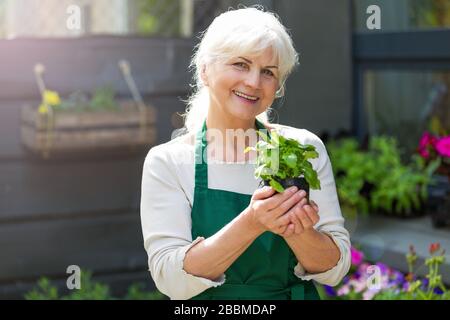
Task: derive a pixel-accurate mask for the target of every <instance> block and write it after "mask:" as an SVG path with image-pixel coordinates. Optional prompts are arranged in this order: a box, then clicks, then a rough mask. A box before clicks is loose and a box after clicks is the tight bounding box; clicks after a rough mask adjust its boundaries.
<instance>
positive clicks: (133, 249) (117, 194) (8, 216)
mask: <svg viewBox="0 0 450 320" xmlns="http://www.w3.org/2000/svg"><path fill="white" fill-rule="evenodd" d="M192 47H193V44H192V42H191V41H190V40H180V39H148V38H129V37H127V38H122V37H93V38H83V39H39V40H35V39H20V40H9V41H8V40H1V41H0V244H1V248H2V249H1V250H0V298H20V297H21V296H22V294H23V292H25V291H26V290H29V289H30V288H31V286H32V285H33V283H34V281H35V280H36V279H37V278H39V277H41V276H48V277H50V278H53V279H55V280H58V279H59V283H60V284H63V283H64V281H63V279H64V276H65V271H66V268H67V266H69V265H71V264H76V265H79V266H80V267H81V268H82V269H85V270H91V271H93V272H94V278H95V277H100V278H102V279H104V281H106V282H108V283H110V285H112V286H113V289H114V288H115V287H116V291H117V290H118V291H122V292H123V290H124V286H127V285H129V284H130V281H131V280H134V281H136V280H141V281H147V282H148V283H152V281H151V278H150V274H149V273H148V271H147V270H148V267H147V255H146V253H145V251H144V247H143V243H142V231H141V225H140V217H139V202H140V186H141V185H140V184H141V174H142V165H143V161H144V157H145V155H146V152H147V151H148V150H144V151H143V152H140V153H137V154H128V153H127V152H126V151H124V152H122V153H115V154H112V155H99V156H95V155H92V154H91V155H83V156H79V157H78V156H77V157H73V158H68V159H50V160H39V159H36V158H34V157H30V155H29V154H28V153H27V151H26V150H25V149H24V148H23V146H22V144H21V140H20V109H21V107H22V106H23V105H25V104H29V105H37V104H38V103H39V100H40V97H39V91H38V89H37V85H36V83H35V81H34V74H33V66H34V64H35V63H37V62H41V63H43V64H44V65H45V66H46V73H45V75H44V79H45V82H46V84H47V86H48V88H50V89H53V90H56V91H58V92H59V93H60V94H61V95H62V96H67V95H68V94H69V93H71V92H73V91H75V90H83V91H86V92H91V91H92V90H93V88H95V87H96V86H101V85H104V84H107V83H111V84H112V85H113V86H114V88H115V89H116V92H117V93H118V97H119V98H130V97H131V95H130V93H129V92H128V89H127V87H126V84H125V81H124V80H123V78H122V77H121V74H120V71H119V69H118V67H117V62H118V61H119V60H120V59H127V60H128V61H130V64H131V69H132V74H133V76H134V78H135V80H136V82H137V86H138V87H139V89H140V91H141V93H142V94H143V95H144V100H145V102H146V103H148V104H151V105H152V106H154V107H155V108H156V109H157V115H158V119H157V140H158V142H157V143H161V142H165V141H167V140H169V139H170V135H171V133H172V130H173V129H174V127H173V125H172V122H171V116H172V115H173V113H174V112H181V111H184V104H183V103H182V102H181V101H180V99H181V98H185V97H186V95H187V93H188V89H189V86H188V83H189V81H190V74H189V73H188V72H187V66H188V64H189V58H190V55H191V54H192V53H191V51H192ZM124 275H128V276H126V277H125V276H124ZM127 279H128V280H127ZM114 286H115V287H114ZM150 287H153V286H152V285H150Z"/></svg>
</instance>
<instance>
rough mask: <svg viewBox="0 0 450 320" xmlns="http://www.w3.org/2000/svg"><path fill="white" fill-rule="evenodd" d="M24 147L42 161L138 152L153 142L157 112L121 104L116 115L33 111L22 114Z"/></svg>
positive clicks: (31, 108) (126, 102)
mask: <svg viewBox="0 0 450 320" xmlns="http://www.w3.org/2000/svg"><path fill="white" fill-rule="evenodd" d="M21 111H22V112H21V122H22V123H21V136H22V143H23V145H24V146H25V147H26V148H27V149H28V150H29V151H31V152H33V153H35V154H39V155H41V156H43V157H44V158H49V157H52V156H58V155H61V154H68V153H70V154H74V153H85V152H89V153H93V152H101V151H108V150H112V149H114V150H120V149H122V150H123V151H124V152H125V151H128V152H130V151H138V150H142V149H149V147H150V146H152V145H153V144H155V142H156V134H157V133H156V109H155V108H154V107H152V106H145V107H144V108H141V109H139V108H137V106H136V104H135V102H134V101H125V102H121V103H120V109H119V110H117V111H109V110H108V111H106V110H102V111H83V112H80V111H66V110H64V111H59V110H58V111H53V112H50V113H45V114H41V113H39V112H38V109H37V108H36V107H31V106H24V107H23V108H22V110H21Z"/></svg>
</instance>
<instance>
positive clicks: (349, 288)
mask: <svg viewBox="0 0 450 320" xmlns="http://www.w3.org/2000/svg"><path fill="white" fill-rule="evenodd" d="M439 250H440V245H439V244H438V243H433V244H431V245H430V249H429V252H430V257H429V258H427V259H426V260H425V265H426V266H428V269H429V272H428V274H427V275H426V276H425V278H419V277H417V276H416V275H415V274H414V267H415V264H416V261H417V255H416V253H415V250H414V247H413V246H410V251H409V253H408V254H407V255H406V260H407V262H408V266H409V272H408V273H407V274H403V273H402V272H400V271H398V270H394V269H393V268H390V267H389V266H387V265H385V264H383V263H380V262H378V263H376V264H374V265H371V264H370V263H368V262H366V261H364V255H363V253H362V252H361V251H358V250H357V249H355V248H352V249H351V255H352V267H351V269H350V272H349V274H348V275H347V276H345V277H344V279H343V281H342V283H341V284H340V285H339V286H337V287H336V288H332V287H329V286H322V287H321V288H320V291H319V292H320V293H321V295H322V297H323V298H324V299H336V300H450V291H449V290H448V289H447V288H446V287H445V286H444V284H443V283H442V277H441V275H440V273H439V266H440V265H441V264H442V263H444V260H445V257H444V253H445V251H444V250H442V251H441V252H440V253H438V251H439ZM375 268H377V269H378V270H379V271H380V274H379V278H378V279H377V280H378V281H379V282H376V281H374V280H375V277H374V274H375V272H374V270H375ZM417 269H418V268H417ZM417 269H416V270H417ZM375 284H377V285H375ZM372 285H373V286H372Z"/></svg>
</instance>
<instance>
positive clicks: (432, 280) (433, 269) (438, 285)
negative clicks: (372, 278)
mask: <svg viewBox="0 0 450 320" xmlns="http://www.w3.org/2000/svg"><path fill="white" fill-rule="evenodd" d="M440 249H441V246H440V244H439V243H432V244H430V247H429V253H430V257H428V258H427V259H425V265H426V266H427V267H428V274H427V275H426V276H425V279H419V278H417V277H416V276H415V275H414V267H415V265H416V262H417V254H416V252H415V249H414V246H412V245H411V246H410V247H409V253H408V254H407V255H406V261H407V263H408V269H409V273H408V274H407V275H406V277H405V279H406V280H407V281H408V283H407V285H406V286H405V287H406V290H401V291H400V290H394V289H393V288H390V289H389V290H386V291H382V292H380V293H378V294H377V295H376V296H375V300H387V299H389V300H450V291H449V290H447V288H446V287H445V285H444V283H443V282H442V276H441V274H440V272H439V268H440V266H441V265H442V264H443V263H444V262H445V250H441V251H440V252H439V250H440ZM419 268H420V267H419ZM419 268H417V269H419Z"/></svg>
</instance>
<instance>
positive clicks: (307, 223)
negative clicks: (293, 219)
mask: <svg viewBox="0 0 450 320" xmlns="http://www.w3.org/2000/svg"><path fill="white" fill-rule="evenodd" d="M306 206H308V205H304V206H302V207H297V208H296V210H295V215H296V216H297V218H299V220H300V221H301V223H302V226H303V229H309V228H311V227H312V226H313V222H312V220H311V219H310V218H309V216H308V214H307V213H306V211H305V207H306Z"/></svg>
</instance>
